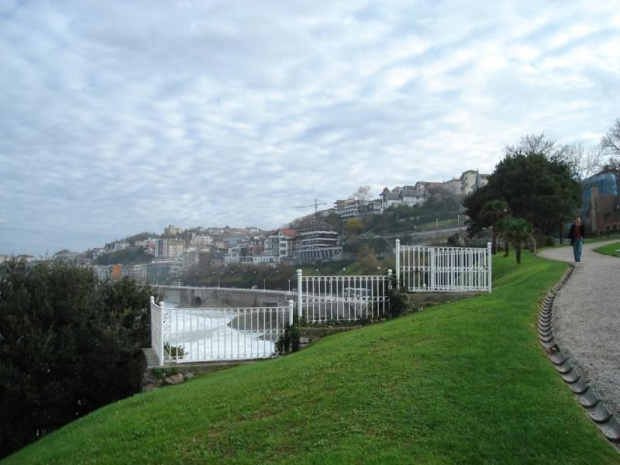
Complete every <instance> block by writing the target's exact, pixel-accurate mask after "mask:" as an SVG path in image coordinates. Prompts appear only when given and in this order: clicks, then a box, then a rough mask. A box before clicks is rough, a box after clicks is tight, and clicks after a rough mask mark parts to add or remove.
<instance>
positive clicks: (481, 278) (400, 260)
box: [396, 239, 493, 292]
mask: <svg viewBox="0 0 620 465" xmlns="http://www.w3.org/2000/svg"><path fill="white" fill-rule="evenodd" d="M491 257H492V256H491V244H490V243H489V244H488V245H487V247H486V248H471V247H469V248H468V247H426V246H401V245H400V241H399V240H398V239H397V240H396V281H397V283H399V284H400V283H402V285H403V286H404V287H405V288H406V289H407V290H408V291H409V292H480V291H482V292H491V289H492V269H493V266H492V261H491Z"/></svg>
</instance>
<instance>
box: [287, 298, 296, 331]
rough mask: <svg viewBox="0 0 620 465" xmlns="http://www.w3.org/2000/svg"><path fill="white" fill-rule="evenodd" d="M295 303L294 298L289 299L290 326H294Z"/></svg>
mask: <svg viewBox="0 0 620 465" xmlns="http://www.w3.org/2000/svg"><path fill="white" fill-rule="evenodd" d="M294 305H295V302H293V299H291V300H289V301H288V324H289V325H290V326H293V322H294V321H293V320H294V319H293V306H294Z"/></svg>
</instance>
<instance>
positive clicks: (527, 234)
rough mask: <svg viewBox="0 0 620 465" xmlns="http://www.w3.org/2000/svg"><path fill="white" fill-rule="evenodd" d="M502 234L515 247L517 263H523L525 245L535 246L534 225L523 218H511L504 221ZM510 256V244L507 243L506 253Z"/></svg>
mask: <svg viewBox="0 0 620 465" xmlns="http://www.w3.org/2000/svg"><path fill="white" fill-rule="evenodd" d="M501 229H502V236H503V238H504V240H505V241H506V243H510V244H512V245H513V246H514V248H515V255H516V258H517V264H518V265H520V264H521V251H522V249H523V247H524V246H531V247H534V246H535V244H536V240H535V239H534V236H533V234H532V225H531V224H530V223H528V222H527V221H526V220H524V219H523V218H510V219H507V220H506V221H504V222H503V225H502V228H501ZM505 256H508V245H506V255H505Z"/></svg>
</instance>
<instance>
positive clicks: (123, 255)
mask: <svg viewBox="0 0 620 465" xmlns="http://www.w3.org/2000/svg"><path fill="white" fill-rule="evenodd" d="M152 261H153V256H152V255H149V254H148V253H146V251H145V250H144V248H143V247H129V248H127V249H124V250H118V251H116V252H110V253H107V254H103V255H101V256H99V257H98V258H97V259H96V260H95V264H97V265H116V264H119V263H120V264H122V265H136V264H140V263H151V262H152Z"/></svg>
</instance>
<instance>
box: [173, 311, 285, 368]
mask: <svg viewBox="0 0 620 465" xmlns="http://www.w3.org/2000/svg"><path fill="white" fill-rule="evenodd" d="M292 317H293V303H292V301H291V302H290V303H289V305H288V306H286V307H258V308H171V309H166V311H165V314H164V328H165V329H164V360H165V361H167V362H171V361H173V362H177V363H186V362H206V361H225V360H250V359H257V358H269V357H273V356H274V355H276V343H277V341H278V339H279V338H280V337H281V336H282V335H283V334H284V331H285V329H286V326H287V324H292Z"/></svg>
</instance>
